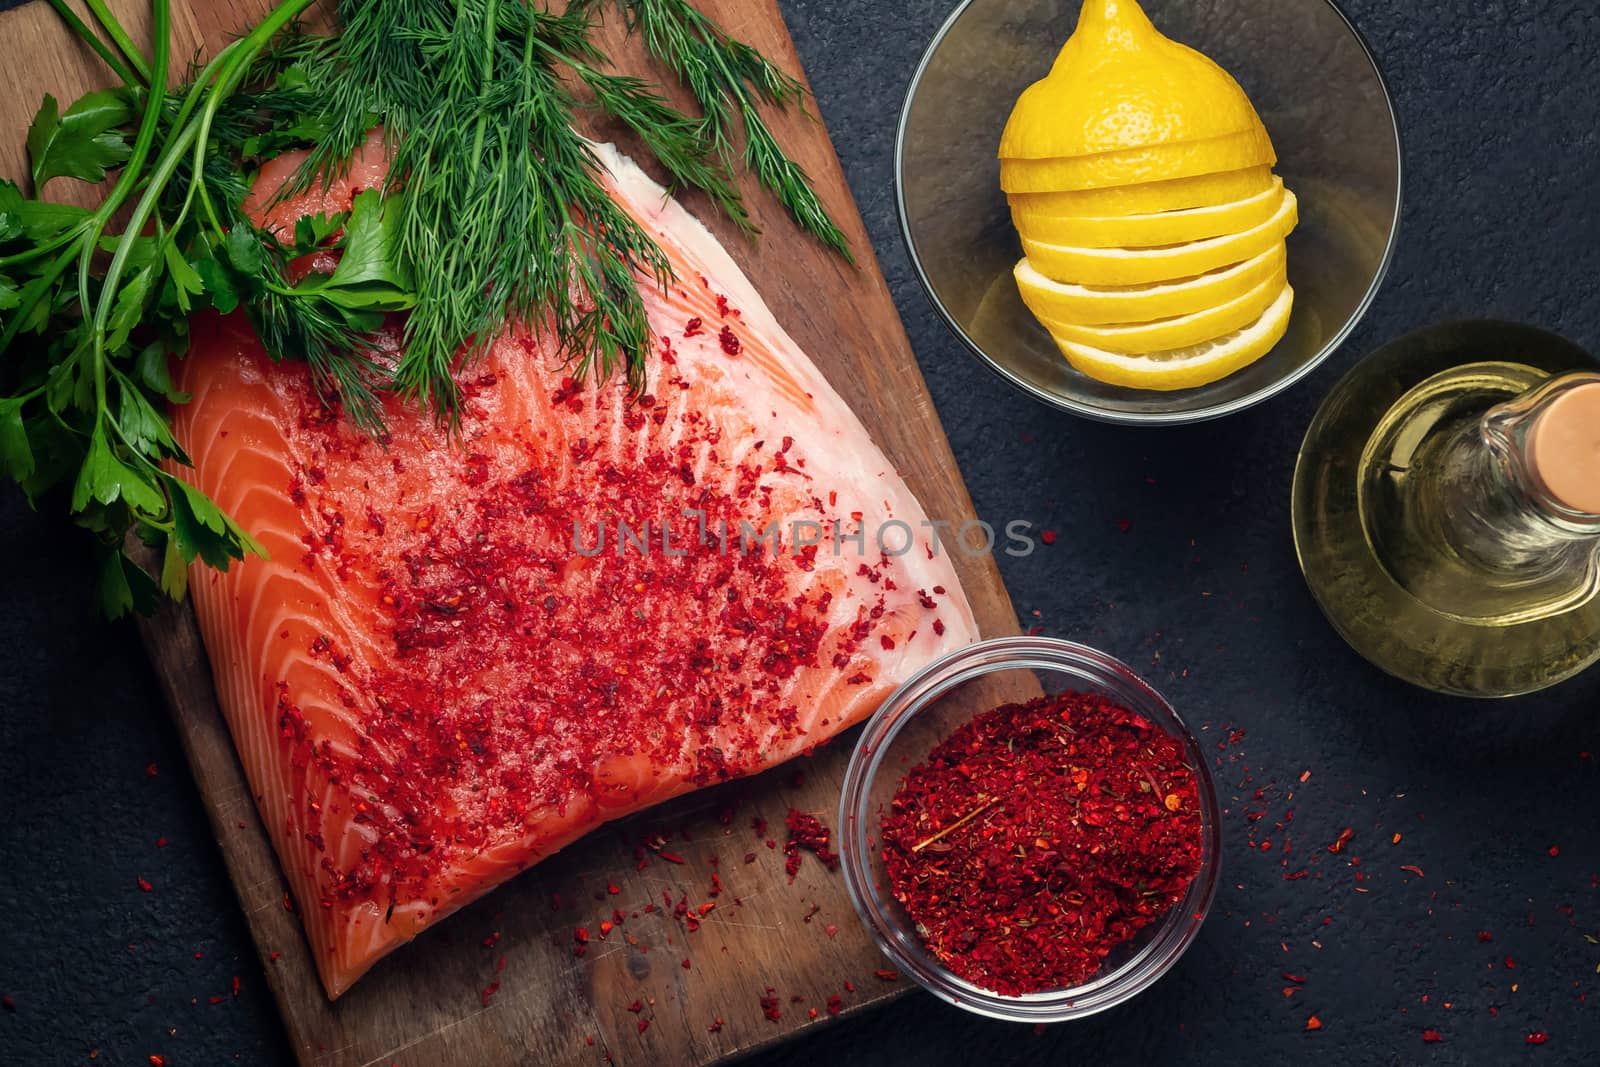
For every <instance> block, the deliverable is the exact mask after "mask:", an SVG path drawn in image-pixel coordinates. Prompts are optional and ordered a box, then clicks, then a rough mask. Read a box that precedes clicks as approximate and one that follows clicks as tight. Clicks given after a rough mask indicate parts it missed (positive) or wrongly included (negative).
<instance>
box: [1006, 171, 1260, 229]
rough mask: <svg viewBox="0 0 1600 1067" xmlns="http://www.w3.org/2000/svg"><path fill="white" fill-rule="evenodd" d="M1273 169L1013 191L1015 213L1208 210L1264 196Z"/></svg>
mask: <svg viewBox="0 0 1600 1067" xmlns="http://www.w3.org/2000/svg"><path fill="white" fill-rule="evenodd" d="M1273 180H1274V176H1273V173H1272V168H1271V167H1247V168H1246V169H1244V170H1225V171H1221V172H1219V173H1217V174H1198V175H1196V176H1194V177H1193V178H1174V179H1173V180H1171V181H1165V182H1143V183H1141V184H1139V185H1114V186H1111V187H1110V188H1107V189H1076V190H1072V191H1069V192H1064V193H1013V194H1012V195H1011V196H1009V197H1007V199H1008V200H1009V201H1010V202H1011V215H1012V217H1013V218H1014V219H1016V221H1017V223H1018V225H1021V224H1023V223H1026V222H1032V221H1033V220H1035V219H1041V218H1042V219H1056V218H1061V217H1062V216H1063V215H1101V216H1106V215H1149V214H1152V213H1154V212H1157V211H1184V210H1187V209H1188V208H1192V207H1209V206H1211V205H1212V204H1226V203H1230V202H1231V201H1234V200H1243V199H1245V198H1246V197H1251V196H1255V195H1256V194H1257V193H1264V192H1266V191H1267V190H1268V189H1271V188H1272V187H1273Z"/></svg>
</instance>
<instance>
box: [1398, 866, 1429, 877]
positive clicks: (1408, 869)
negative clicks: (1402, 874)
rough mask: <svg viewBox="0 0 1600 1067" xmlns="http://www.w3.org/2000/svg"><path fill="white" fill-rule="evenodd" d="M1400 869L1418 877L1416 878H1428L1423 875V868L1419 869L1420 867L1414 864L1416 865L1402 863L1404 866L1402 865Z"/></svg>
mask: <svg viewBox="0 0 1600 1067" xmlns="http://www.w3.org/2000/svg"><path fill="white" fill-rule="evenodd" d="M1400 869H1401V870H1402V871H1406V872H1408V873H1410V874H1414V875H1416V876H1417V877H1418V878H1426V877H1427V875H1425V874H1423V873H1422V868H1421V867H1418V866H1417V865H1416V864H1414V863H1402V864H1401V865H1400Z"/></svg>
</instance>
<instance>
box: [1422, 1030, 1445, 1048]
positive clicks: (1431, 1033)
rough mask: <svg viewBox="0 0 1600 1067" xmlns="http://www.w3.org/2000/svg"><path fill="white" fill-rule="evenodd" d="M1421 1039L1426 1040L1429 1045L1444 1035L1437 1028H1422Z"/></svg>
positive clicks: (1442, 1038)
mask: <svg viewBox="0 0 1600 1067" xmlns="http://www.w3.org/2000/svg"><path fill="white" fill-rule="evenodd" d="M1422 1040H1424V1041H1426V1042H1427V1043H1428V1044H1430V1045H1433V1044H1437V1043H1438V1042H1440V1041H1443V1040H1444V1035H1443V1034H1441V1033H1440V1032H1439V1031H1437V1030H1424V1031H1422Z"/></svg>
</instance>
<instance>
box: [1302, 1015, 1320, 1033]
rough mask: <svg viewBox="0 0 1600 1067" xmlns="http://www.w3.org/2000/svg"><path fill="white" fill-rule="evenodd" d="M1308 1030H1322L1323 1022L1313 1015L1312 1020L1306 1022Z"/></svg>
mask: <svg viewBox="0 0 1600 1067" xmlns="http://www.w3.org/2000/svg"><path fill="white" fill-rule="evenodd" d="M1306 1029H1307V1030H1321V1029H1322V1020H1321V1019H1319V1018H1317V1017H1316V1016H1315V1015H1313V1016H1312V1017H1311V1018H1309V1019H1307V1020H1306Z"/></svg>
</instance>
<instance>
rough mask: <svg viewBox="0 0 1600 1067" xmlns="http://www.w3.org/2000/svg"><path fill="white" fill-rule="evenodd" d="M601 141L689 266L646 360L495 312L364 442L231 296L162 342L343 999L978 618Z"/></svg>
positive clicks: (873, 689)
mask: <svg viewBox="0 0 1600 1067" xmlns="http://www.w3.org/2000/svg"><path fill="white" fill-rule="evenodd" d="M599 151H600V153H601V155H602V158H603V160H604V161H605V163H606V165H607V167H608V169H609V171H610V174H611V185H610V188H611V191H612V195H613V196H614V198H615V199H616V200H617V201H618V202H619V203H621V204H623V205H624V206H625V207H626V208H627V210H628V211H629V212H630V213H632V214H633V215H634V216H635V217H637V218H638V219H639V220H640V221H641V223H643V224H644V225H645V227H646V228H647V229H648V230H649V232H651V233H652V234H653V235H654V236H655V238H656V240H657V241H658V243H659V244H660V245H661V247H662V248H663V249H664V250H665V251H666V253H667V254H668V256H669V257H670V259H671V262H672V265H673V267H674V269H675V272H676V276H677V281H676V283H675V284H674V285H673V286H672V287H671V289H670V291H669V292H666V293H662V292H661V291H660V290H659V289H657V288H655V287H653V286H651V285H649V284H646V285H645V288H644V292H645V299H646V302H647V305H648V313H649V318H650V324H651V327H652V330H653V332H654V334H655V335H656V338H657V345H656V347H655V349H654V350H653V352H652V353H651V355H650V359H649V367H648V373H649V379H648V380H649V390H650V391H649V392H648V393H647V394H645V395H643V396H637V397H633V396H630V395H629V392H628V390H627V388H626V386H625V384H624V383H622V382H620V381H615V380H614V381H612V382H609V383H607V384H604V385H595V384H593V383H586V384H578V383H575V382H573V381H572V379H571V378H569V377H567V376H566V374H565V372H564V371H563V368H562V364H561V361H560V359H559V358H558V357H557V356H556V354H555V353H554V352H553V351H552V350H551V349H550V348H549V346H547V345H545V344H542V343H541V341H540V339H539V338H538V337H537V336H535V335H534V334H533V333H532V332H530V331H528V330H525V329H513V330H511V331H509V332H507V333H506V334H505V335H504V336H501V337H499V338H498V339H496V340H494V341H493V342H492V343H491V344H490V345H489V346H488V348H487V352H486V354H485V356H484V358H483V359H482V360H481V361H479V362H476V363H474V364H473V365H472V366H471V368H470V369H467V370H464V371H463V372H462V373H461V375H460V378H459V380H460V383H461V386H462V389H463V392H464V396H465V404H464V414H463V420H462V425H461V430H460V435H459V438H458V439H457V440H455V441H452V440H450V439H449V437H448V435H446V434H445V433H442V432H441V431H439V430H438V429H437V428H436V427H435V426H434V425H433V423H432V420H431V418H430V417H428V416H426V415H424V414H420V413H418V412H417V411H415V410H412V409H407V408H404V407H402V406H400V405H399V404H398V403H391V404H389V406H388V409H387V425H388V429H389V434H390V436H389V438H388V439H387V440H386V441H383V442H379V441H376V440H373V439H372V438H370V437H368V436H364V435H363V434H362V433H361V432H359V431H357V430H354V429H352V428H351V426H350V425H349V423H348V420H346V419H344V418H342V417H341V416H340V415H339V414H338V413H337V412H336V411H333V410H330V409H329V408H328V407H327V406H326V405H325V404H324V403H323V402H322V401H321V400H320V399H319V397H318V395H317V392H316V389H315V387H314V385H313V383H312V381H311V380H310V377H309V374H308V372H307V370H306V369H305V367H304V366H303V365H301V364H297V363H283V364H277V363H274V362H272V361H271V360H270V359H269V358H268V357H267V355H266V353H265V352H264V351H263V350H262V347H261V345H260V344H259V342H258V341H257V339H256V338H255V336H254V334H253V333H252V331H251V330H250V328H249V326H248V325H247V324H246V323H245V322H244V321H243V320H242V319H240V318H239V317H237V316H235V317H230V318H227V319H218V318H207V319H202V320H198V321H196V323H195V324H194V327H193V345H192V348H191V351H190V354H189V356H188V357H187V358H186V359H185V360H184V361H183V363H182V365H181V367H180V368H179V374H178V381H179V387H180V388H182V389H184V390H185V391H187V392H189V393H190V394H192V400H191V401H190V402H189V403H188V404H186V405H183V406H181V407H180V408H179V409H178V410H177V413H176V431H177V437H178V439H179V441H180V442H181V443H182V445H183V447H184V449H185V450H186V451H187V452H188V453H189V455H190V456H191V457H192V458H193V460H194V468H193V469H192V470H190V471H186V472H184V476H185V477H187V478H190V479H191V480H192V481H193V484H195V485H196V486H197V487H198V488H200V489H201V490H203V491H205V492H206V493H208V494H210V495H211V497H212V498H213V499H215V500H216V502H217V503H218V504H219V505H220V506H221V507H223V508H224V509H225V510H227V511H228V512H230V513H231V514H232V515H234V516H235V517H236V518H237V519H239V520H240V521H241V523H242V524H243V525H244V527H245V528H246V529H247V530H249V531H250V532H251V533H252V534H253V535H254V536H255V537H256V539H257V540H258V541H259V542H260V543H261V544H262V545H263V546H264V547H265V548H266V550H267V551H268V553H269V554H270V559H268V560H261V559H255V558H252V559H249V560H247V561H246V562H245V563H243V564H242V565H236V566H234V567H233V568H232V569H231V570H229V571H228V572H227V573H218V572H216V571H213V570H209V569H206V568H204V567H203V566H197V567H196V568H195V569H194V572H193V574H192V578H191V588H192V591H193V597H194V605H195V609H196V612H197V614H198V617H199V621H200V629H201V633H202V634H203V635H204V639H205V644H206V649H207V651H208V653H209V656H210V660H211V665H212V671H213V673H214V676H215V681H216V689H217V694H218V697H219V700H220V702H221V705H222V710H223V713H224V715H225V716H226V718H227V721H228V726H229V728H230V729H231V731H232V734H233V739H234V743H235V745H236V746H237V748H238V751H239V756H240V759H241V761H242V763H243V765H244V769H245V772H246V775H247V776H248V778H249V781H250V785H251V790H252V792H253V794H254V796H255V800H256V804H257V805H258V807H259V809H260V811H261V815H262V818H263V821H264V822H265V824H266V826H267V830H268V832H269V833H270V835H271V837H272V842H273V845H274V846H275V848H276V850H277V853H278V857H279V860H280V861H281V863H282V865H283V869H284V872H285V874H286V876H287V878H288V881H289V884H290V886H291V887H292V890H293V894H294V898H295V901H296V902H297V904H298V910H299V913H300V916H301V918H302V920H303V922H304V925H305V930H306V935H307V938H308V939H309V942H310V945H311V948H312V951H313V955H314V957H315V959H316V961H317V966H318V968H319V970H320V972H321V976H322V981H323V984H324V986H325V987H326V989H327V992H328V995H329V996H330V997H337V996H338V995H339V994H340V993H342V992H344V991H345V990H346V989H348V988H349V987H350V985H351V984H352V983H353V982H355V980H356V979H357V978H359V977H360V976H361V975H362V974H363V973H364V972H365V971H366V970H367V969H368V968H369V967H371V966H372V965H373V963H374V962H376V961H377V960H378V959H379V958H380V957H382V956H383V955H384V954H385V953H387V952H389V951H391V950H392V949H394V948H395V947H396V946H398V945H400V944H402V943H404V942H406V941H408V940H410V939H411V938H413V937H415V936H417V934H419V933H420V932H421V931H422V930H423V929H425V928H426V927H428V926H430V925H432V924H434V923H436V922H438V921H439V920H440V919H442V918H443V917H445V916H446V915H448V914H450V913H451V912H453V911H455V910H456V909H458V908H460V907H462V906H464V905H465V904H467V903H469V902H470V901H472V900H473V899H475V898H477V897H478V896H480V895H482V894H483V893H485V892H487V891H488V890H490V889H491V888H493V887H494V886H496V885H498V884H499V883H501V882H503V881H505V880H506V879H508V878H510V877H512V876H513V875H515V874H517V873H518V872H519V871H522V870H525V869H526V868H528V867H529V866H531V865H532V864H534V863H537V862H539V861H540V860H542V859H544V858H545V857H547V856H549V855H551V854H552V853H554V852H555V851H556V850H558V849H560V848H562V847H563V846H564V845H566V844H568V843H569V842H571V841H572V840H574V839H575V838H577V837H579V836H581V835H583V834H585V833H587V832H589V831H590V830H593V829H594V828H595V827H597V826H599V825H601V824H602V823H604V822H606V821H608V820H612V819H616V818H619V817H621V816H624V815H627V814H629V813H630V812H634V811H638V810H639V809H641V808H644V807H646V806H649V805H652V804H657V803H660V802H661V801H664V800H666V799H667V798H669V797H672V796H675V795H677V794H680V793H684V792H687V791H689V790H692V789H696V788H700V787H704V786H708V785H712V784H714V783H717V782H722V781H726V780H728V779H730V778H734V777H737V776H740V775H747V774H753V773H755V772H758V771H761V770H763V769H766V768H769V767H772V766H774V765H775V764H778V763H781V762H783V761H785V760H787V759H790V758H791V757H793V756H795V755H798V754H800V753H802V752H805V751H807V750H809V749H811V748H813V747H815V746H816V745H819V744H821V743H822V742H824V741H826V740H827V739H829V738H830V737H832V736H833V735H835V734H837V733H838V732H840V731H841V730H843V729H845V728H846V727H848V726H850V725H851V724H852V723H855V722H857V721H859V720H860V719H862V718H863V717H865V716H866V715H868V714H869V713H870V712H872V711H873V710H874V709H875V708H876V707H877V706H878V704H879V703H880V702H881V701H882V700H883V699H884V698H885V697H886V696H887V695H888V693H889V692H890V691H891V690H892V689H893V688H894V687H895V686H896V685H898V684H899V683H900V682H902V681H904V680H905V679H906V678H907V677H908V676H909V675H910V674H912V673H913V672H915V671H916V670H917V669H918V668H920V667H921V666H923V665H924V664H926V663H928V662H929V661H930V660H932V659H934V658H935V657H937V656H939V655H941V654H943V653H946V652H949V651H951V650H953V649H956V648H958V647H960V646H962V645H964V644H967V643H969V642H971V641H973V640H975V639H976V638H977V636H978V633H977V627H976V624H975V623H974V621H973V617H972V613H971V610H970V608H969V607H968V604H967V602H966V599H965V597H964V596H963V594H962V591H961V588H960V586H959V584H958V582H957V579H956V574H955V571H954V569H953V568H952V566H951V561H950V558H949V555H948V551H947V550H945V549H942V548H941V547H940V546H939V545H938V543H937V539H936V537H935V536H934V531H933V530H932V528H931V526H930V525H929V524H926V523H925V522H924V518H925V516H924V513H923V511H922V509H921V507H920V506H919V505H918V503H917V501H916V500H915V499H914V498H913V497H912V495H911V493H910V491H909V490H908V489H907V487H906V485H905V483H904V482H903V481H902V480H901V479H900V477H899V476H898V475H897V474H896V473H895V471H894V470H893V468H892V467H891V465H890V464H889V462H888V461H887V459H886V458H885V457H884V455H883V453H882V452H880V451H879V450H878V448H877V447H876V446H875V445H874V444H873V442H872V440H871V438H870V437H869V435H868V434H867V431H866V429H865V428H864V427H863V426H862V425H861V423H860V421H859V420H858V419H857V418H856V417H855V415H854V414H853V413H852V412H851V411H850V409H849V408H848V407H847V406H846V405H845V403H844V401H843V400H842V399H841V398H840V397H839V395H838V394H837V393H836V392H834V390H833V389H832V388H831V387H830V386H829V385H828V383H827V382H826V381H825V380H824V379H823V377H822V375H821V374H820V373H819V372H818V370H817V368H816V367H815V366H814V365H813V364H812V362H811V360H810V359H808V358H807V356H806V354H805V353H804V352H802V351H801V350H800V348H799V347H798V346H797V345H796V344H795V342H794V341H793V340H792V339H791V338H790V337H789V336H788V335H787V334H786V333H785V332H784V331H783V328H782V327H781V326H780V325H779V324H778V323H777V322H776V321H775V320H774V318H773V316H772V314H771V313H770V312H769V311H768V310H767V308H766V306H765V305H764V304H763V303H762V301H761V298H760V296H759V295H758V294H757V293H756V291H755V289H754V288H753V287H752V286H751V284H750V282H749V280H748V279H747V278H745V276H744V275H743V274H742V273H741V272H740V270H739V269H738V267H737V266H736V265H735V264H734V262H733V260H732V259H731V258H729V256H728V254H727V253H726V251H724V249H723V248H722V247H721V246H720V245H718V244H717V242H716V240H715V239H714V238H713V237H712V236H711V234H710V233H709V232H708V231H707V230H706V229H705V228H704V227H703V226H701V225H700V224H699V223H698V222H697V221H696V220H695V219H694V218H693V217H691V216H690V215H689V214H688V213H687V212H686V211H685V210H684V209H683V208H682V207H681V206H679V205H678V204H677V203H676V202H675V201H673V200H672V199H670V198H669V197H668V196H667V195H666V193H665V191H664V190H662V189H661V187H659V186H658V185H656V184H655V183H654V182H653V181H651V180H650V179H649V178H648V177H647V176H646V175H645V174H644V173H643V172H642V171H640V170H639V169H638V168H637V167H635V166H634V165H633V164H632V163H631V162H629V161H627V160H626V159H624V158H623V157H621V156H620V155H618V154H617V153H615V152H614V151H613V150H611V149H609V148H601V149H599ZM297 162H298V160H296V159H293V158H285V159H281V160H278V161H276V162H275V163H274V164H272V165H271V166H269V168H268V169H267V172H266V173H264V174H263V176H262V179H261V181H260V183H259V184H258V189H273V188H276V187H277V184H278V183H279V182H281V180H282V179H283V178H284V177H285V176H286V175H287V173H288V172H289V170H290V169H291V168H292V167H293V166H295V165H296V164H297ZM383 173H384V160H383V156H382V152H381V148H380V147H379V146H378V144H377V143H376V142H372V143H369V145H368V147H367V149H366V150H364V152H363V154H362V155H361V156H360V157H359V158H358V159H357V160H356V161H355V163H354V165H353V167H352V168H351V170H350V172H349V174H348V175H347V176H346V177H345V178H344V179H342V180H341V181H339V182H336V183H334V185H333V186H332V187H330V188H329V189H327V190H321V189H316V190H313V191H312V192H311V193H309V194H307V195H306V196H304V197H301V198H299V199H296V200H293V201H289V202H285V203H281V204H278V205H275V206H274V207H272V208H271V210H270V211H268V212H265V214H264V215H262V214H260V213H259V211H258V217H264V218H265V220H266V221H267V223H268V224H269V225H272V226H290V225H292V224H293V221H294V219H296V218H298V217H299V216H301V215H305V214H317V213H324V212H332V211H338V210H345V209H348V208H349V206H350V202H351V200H352V199H353V197H354V196H355V194H356V193H357V192H358V191H359V190H360V189H361V188H364V187H371V186H375V185H378V184H379V183H381V181H382V178H383ZM263 202H264V201H261V200H258V202H257V204H256V207H257V209H259V208H260V206H261V204H262V203H263ZM417 269H427V267H426V264H418V265H417ZM393 344H396V345H397V344H399V341H398V339H397V338H396V339H395V340H394V341H393ZM392 354H393V353H392V352H391V355H392ZM835 521H837V522H838V523H839V525H838V526H835V525H834V523H835ZM772 522H776V523H777V524H778V531H779V533H780V536H781V545H782V547H781V549H779V550H777V551H773V550H771V548H770V546H771V544H772V542H771V540H770V537H769V538H768V539H762V534H763V533H764V532H766V531H767V529H768V524H769V523H772ZM794 523H799V524H800V525H799V526H798V527H795V526H793V525H791V524H794ZM808 523H809V524H815V525H814V527H813V526H812V525H806V524H808ZM894 523H898V524H902V525H886V524H894ZM742 524H743V525H742ZM647 530H648V533H646V531H647ZM880 530H883V531H885V533H884V536H883V538H882V542H881V543H880V540H879V537H878V536H877V534H878V532H879V531H880ZM857 534H864V536H863V537H859V538H858V537H856V536H855V535H857ZM601 538H604V541H603V544H602V543H601ZM813 540H814V541H815V543H813V544H810V545H805V544H803V542H806V541H813ZM641 543H642V544H644V545H645V547H644V548H641V547H640V545H641ZM902 548H904V551H902Z"/></svg>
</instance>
